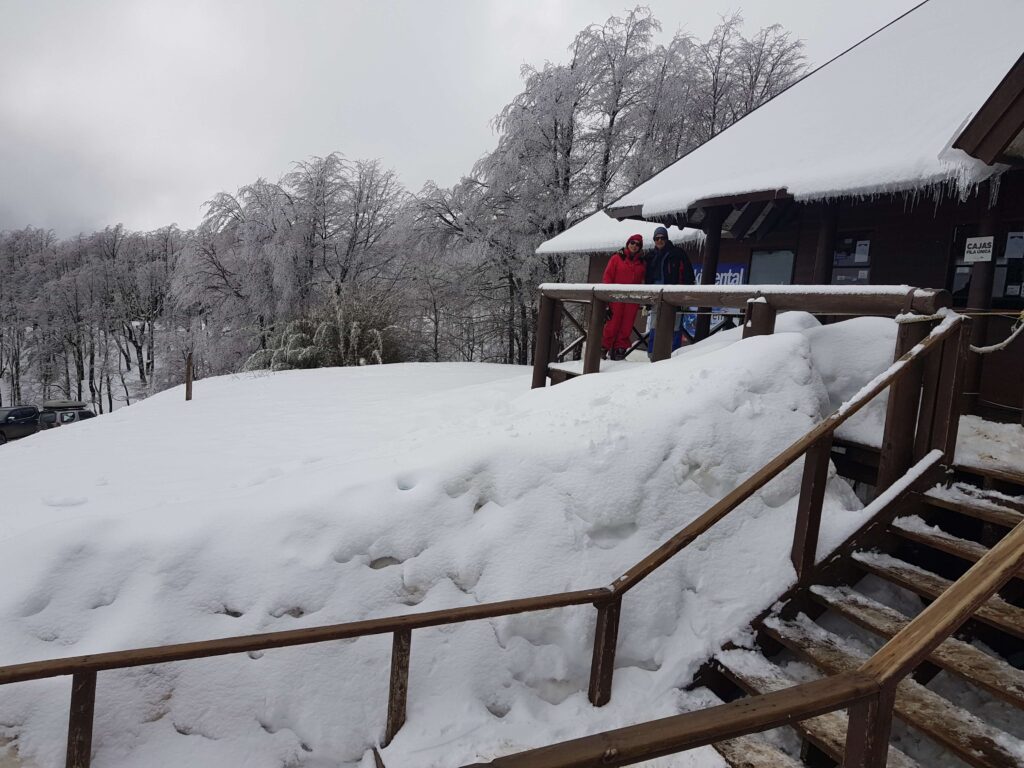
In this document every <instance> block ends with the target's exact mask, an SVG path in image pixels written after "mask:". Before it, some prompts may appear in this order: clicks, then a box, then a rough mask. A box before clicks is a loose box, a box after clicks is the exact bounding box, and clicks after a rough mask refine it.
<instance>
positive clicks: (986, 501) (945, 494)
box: [921, 483, 1024, 528]
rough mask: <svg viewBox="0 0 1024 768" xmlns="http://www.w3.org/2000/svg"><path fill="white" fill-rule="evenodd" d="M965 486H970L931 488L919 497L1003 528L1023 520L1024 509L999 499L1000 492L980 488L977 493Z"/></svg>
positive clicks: (937, 505) (1010, 526)
mask: <svg viewBox="0 0 1024 768" xmlns="http://www.w3.org/2000/svg"><path fill="white" fill-rule="evenodd" d="M967 488H970V486H966V485H964V484H963V483H957V484H956V485H954V486H953V487H952V488H932V489H931V490H929V491H925V492H924V493H923V494H921V498H922V499H923V500H924V501H925V502H927V503H928V504H931V505H932V506H933V507H941V508H943V509H951V510H953V511H954V512H959V513H961V514H963V515H968V516H969V517H974V518H977V519H978V520H984V521H985V522H986V523H995V524H996V525H1001V526H1003V527H1005V528H1013V527H1015V526H1016V525H1017V524H1018V523H1020V522H1022V521H1024V511H1020V510H1017V509H1014V507H1013V506H1012V505H1011V504H1010V503H1008V502H1007V499H1006V498H1002V499H1001V498H1000V497H1001V496H1002V494H998V495H992V494H985V493H984V492H983V491H981V489H978V491H979V493H972V492H970V491H968V490H966V489H967Z"/></svg>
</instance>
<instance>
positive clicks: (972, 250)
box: [964, 235, 995, 264]
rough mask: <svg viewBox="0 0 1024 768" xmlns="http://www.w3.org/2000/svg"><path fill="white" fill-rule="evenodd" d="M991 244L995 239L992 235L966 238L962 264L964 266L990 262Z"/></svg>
mask: <svg viewBox="0 0 1024 768" xmlns="http://www.w3.org/2000/svg"><path fill="white" fill-rule="evenodd" d="M993 242H995V238H994V237H993V236H992V235H989V236H988V237H968V238H967V245H965V246H964V262H965V263H966V264H974V263H975V262H979V261H992V243H993Z"/></svg>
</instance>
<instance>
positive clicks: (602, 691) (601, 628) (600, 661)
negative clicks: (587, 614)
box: [587, 595, 622, 707]
mask: <svg viewBox="0 0 1024 768" xmlns="http://www.w3.org/2000/svg"><path fill="white" fill-rule="evenodd" d="M596 606H597V627H596V629H595V630H594V655H593V659H592V660H591V663H590V689H589V691H588V692H587V696H588V698H589V699H590V703H591V704H593V705H594V706H595V707H603V706H604V705H605V704H607V703H608V702H609V701H611V698H612V677H613V675H614V673H615V648H616V647H617V646H618V642H619V613H620V612H621V611H622V596H621V595H620V596H618V597H616V598H615V599H614V600H608V601H605V602H601V603H597V604H596Z"/></svg>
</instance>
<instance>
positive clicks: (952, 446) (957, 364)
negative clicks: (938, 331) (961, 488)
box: [928, 317, 971, 466]
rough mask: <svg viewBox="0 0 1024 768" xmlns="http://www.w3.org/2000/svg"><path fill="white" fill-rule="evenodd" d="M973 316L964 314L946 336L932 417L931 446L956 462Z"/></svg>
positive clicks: (945, 461) (944, 457) (945, 458)
mask: <svg viewBox="0 0 1024 768" xmlns="http://www.w3.org/2000/svg"><path fill="white" fill-rule="evenodd" d="M970 345H971V319H970V318H969V317H964V318H963V320H962V321H961V325H960V332H959V333H958V334H955V335H953V336H951V337H949V338H948V339H946V340H945V341H944V342H943V344H942V363H941V365H940V367H939V370H938V373H937V377H938V389H937V392H936V398H935V411H934V415H933V419H932V428H931V444H930V445H929V446H928V448H929V450H932V449H936V448H937V449H938V450H940V451H942V454H943V462H944V463H945V464H946V465H947V466H952V465H953V460H954V457H955V454H956V436H957V430H958V428H959V426H960V408H961V405H962V404H963V397H962V392H963V388H964V378H965V376H966V370H967V359H968V357H969V356H970V354H971V349H970Z"/></svg>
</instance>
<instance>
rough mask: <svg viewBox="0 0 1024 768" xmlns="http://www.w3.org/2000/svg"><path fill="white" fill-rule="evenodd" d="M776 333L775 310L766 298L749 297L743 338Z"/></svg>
mask: <svg viewBox="0 0 1024 768" xmlns="http://www.w3.org/2000/svg"><path fill="white" fill-rule="evenodd" d="M773 333H775V310H774V309H773V308H772V305H771V304H769V303H768V302H767V301H765V300H764V299H747V309H746V312H745V314H744V318H743V338H744V339H746V338H749V337H750V336H770V335H771V334H773Z"/></svg>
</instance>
